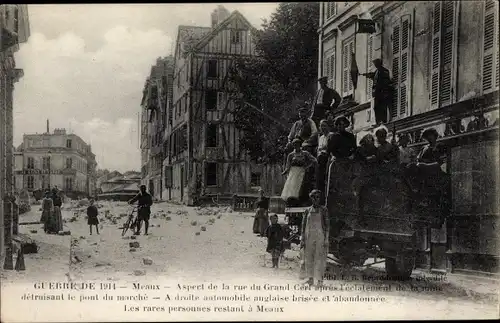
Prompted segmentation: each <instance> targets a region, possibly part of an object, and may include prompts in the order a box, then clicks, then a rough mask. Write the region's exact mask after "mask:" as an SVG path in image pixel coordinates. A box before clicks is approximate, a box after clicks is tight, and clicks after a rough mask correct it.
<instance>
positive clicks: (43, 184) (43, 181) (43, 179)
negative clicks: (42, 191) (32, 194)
mask: <svg viewBox="0 0 500 323" xmlns="http://www.w3.org/2000/svg"><path fill="white" fill-rule="evenodd" d="M48 176H50V175H48ZM48 176H44V175H42V178H41V179H42V188H49V181H48V180H47V177H48Z"/></svg>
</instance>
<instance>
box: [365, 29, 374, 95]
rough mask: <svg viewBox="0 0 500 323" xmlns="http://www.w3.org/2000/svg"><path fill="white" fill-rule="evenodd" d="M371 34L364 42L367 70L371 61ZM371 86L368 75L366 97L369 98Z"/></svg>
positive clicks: (371, 82)
mask: <svg viewBox="0 0 500 323" xmlns="http://www.w3.org/2000/svg"><path fill="white" fill-rule="evenodd" d="M373 45H374V44H373V35H368V43H367V44H366V50H367V53H366V66H367V67H368V68H367V70H369V69H370V68H371V66H372V61H373ZM372 87H373V80H372V79H371V78H369V77H367V78H366V99H367V100H370V99H371V98H372Z"/></svg>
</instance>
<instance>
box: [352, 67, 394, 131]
mask: <svg viewBox="0 0 500 323" xmlns="http://www.w3.org/2000/svg"><path fill="white" fill-rule="evenodd" d="M373 66H375V68H376V69H375V72H370V73H364V74H360V75H364V76H366V77H368V78H371V79H372V80H373V85H372V96H373V101H374V102H373V103H374V104H373V110H374V111H375V120H376V123H377V125H380V124H382V123H387V121H388V120H387V111H388V110H389V109H390V107H391V105H392V90H393V87H392V81H391V76H390V74H389V70H388V69H387V68H385V67H384V66H383V65H382V60H381V59H380V58H376V59H374V60H373Z"/></svg>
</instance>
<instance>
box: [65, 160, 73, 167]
mask: <svg viewBox="0 0 500 323" xmlns="http://www.w3.org/2000/svg"><path fill="white" fill-rule="evenodd" d="M72 167H73V159H71V158H66V168H72Z"/></svg>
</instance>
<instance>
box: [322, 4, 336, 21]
mask: <svg viewBox="0 0 500 323" xmlns="http://www.w3.org/2000/svg"><path fill="white" fill-rule="evenodd" d="M323 8H324V9H325V20H328V19H330V18H331V17H333V16H335V15H337V4H336V3H335V2H324V7H323Z"/></svg>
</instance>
